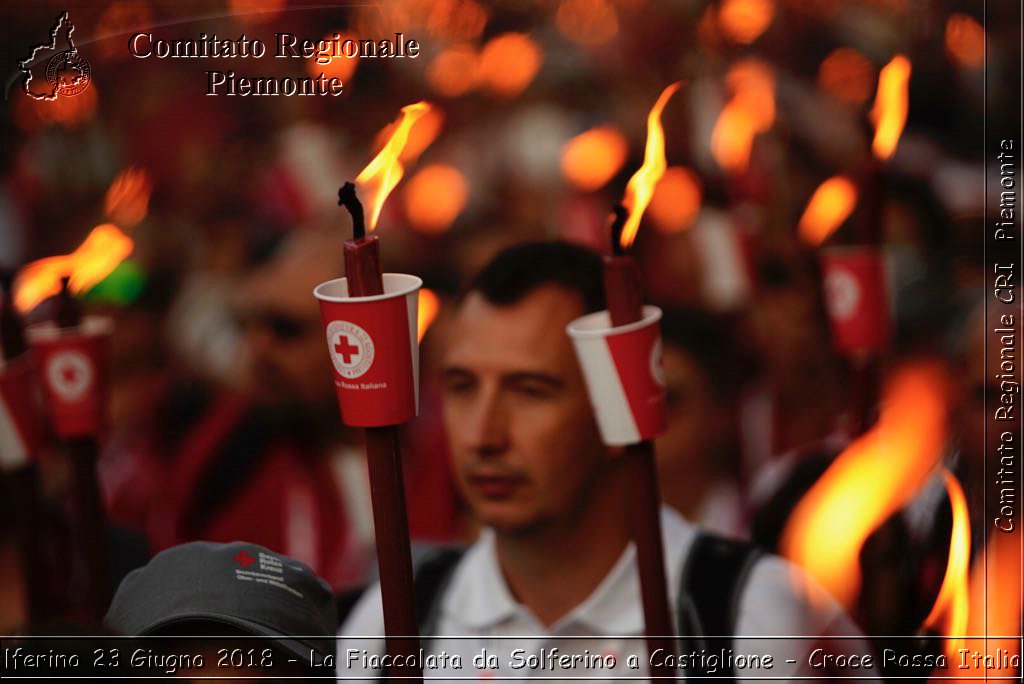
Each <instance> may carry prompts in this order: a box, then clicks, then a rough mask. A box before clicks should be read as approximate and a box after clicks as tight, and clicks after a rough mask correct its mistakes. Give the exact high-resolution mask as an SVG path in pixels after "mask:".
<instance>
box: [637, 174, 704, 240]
mask: <svg viewBox="0 0 1024 684" xmlns="http://www.w3.org/2000/svg"><path fill="white" fill-rule="evenodd" d="M700 203H701V185H700V179H699V178H697V174H695V173H694V172H693V171H692V170H690V169H687V168H684V167H682V166H670V167H668V169H666V170H665V175H664V176H662V177H661V180H660V181H658V185H657V187H656V188H655V189H654V197H652V198H651V205H650V206H649V207H648V208H647V215H648V216H650V218H651V221H653V223H654V227H655V228H656V229H657V230H659V231H661V232H663V233H678V232H679V231H681V230H686V229H687V228H689V227H690V226H691V225H692V224H693V220H694V219H695V218H696V217H697V213H698V212H699V211H700Z"/></svg>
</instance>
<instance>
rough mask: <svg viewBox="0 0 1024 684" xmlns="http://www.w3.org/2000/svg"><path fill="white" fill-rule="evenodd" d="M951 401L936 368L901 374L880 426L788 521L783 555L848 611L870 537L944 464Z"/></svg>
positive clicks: (886, 399)
mask: <svg viewBox="0 0 1024 684" xmlns="http://www.w3.org/2000/svg"><path fill="white" fill-rule="evenodd" d="M946 406H947V392H946V377H945V375H944V374H943V373H942V372H941V371H940V370H939V369H938V368H937V367H933V366H929V365H925V364H916V365H913V366H909V367H905V368H903V369H901V370H900V371H898V372H897V374H896V375H895V376H894V377H893V378H892V381H891V382H890V383H889V385H888V387H887V390H886V393H885V397H884V402H883V404H882V411H881V416H880V417H879V420H878V423H877V424H876V425H875V427H873V428H872V429H871V430H870V431H868V432H867V433H866V434H864V435H863V436H861V437H860V438H859V439H857V440H856V441H854V442H853V443H852V444H851V445H850V446H849V447H847V449H846V450H845V451H844V452H843V453H841V454H840V455H839V456H838V457H837V458H836V460H835V461H834V462H833V463H832V465H831V466H829V468H828V470H827V471H825V474H824V475H822V476H821V479H819V480H818V481H817V482H816V483H815V484H814V486H813V487H812V488H811V490H810V491H809V492H808V493H807V494H806V495H805V496H804V498H803V499H801V501H800V503H799V504H797V507H796V509H795V510H794V511H793V514H792V516H791V517H790V519H789V521H788V522H787V524H786V529H785V532H784V533H783V538H782V544H781V548H782V552H783V555H785V556H786V557H788V558H790V559H791V560H793V561H794V562H795V563H797V564H798V565H800V566H802V567H803V568H804V569H805V570H807V571H808V572H809V573H810V574H811V575H812V576H813V577H814V578H815V579H817V580H818V582H820V583H821V584H822V586H824V587H825V588H826V589H827V590H829V592H831V594H832V595H833V596H834V597H835V598H836V600H838V601H839V602H840V603H842V604H844V605H845V606H846V607H847V608H851V607H852V606H853V603H854V601H855V600H856V597H857V594H858V591H859V589H860V568H859V555H860V550H861V547H862V546H863V545H864V542H865V541H867V538H868V537H869V536H870V535H871V533H872V532H873V531H874V530H875V529H876V528H877V527H879V526H880V525H881V524H882V523H883V522H884V521H885V520H886V519H887V518H888V517H889V516H890V515H891V514H892V513H894V512H895V511H897V510H898V509H899V508H901V507H902V506H903V505H905V504H906V503H907V501H909V500H910V499H911V498H912V497H913V496H914V495H915V494H916V493H917V491H918V490H919V489H920V488H921V486H922V485H923V484H924V483H925V481H926V478H927V477H928V475H929V474H930V473H931V472H932V471H933V469H934V467H935V465H936V463H937V462H938V459H939V457H940V455H941V453H942V447H943V444H944V443H945V439H946Z"/></svg>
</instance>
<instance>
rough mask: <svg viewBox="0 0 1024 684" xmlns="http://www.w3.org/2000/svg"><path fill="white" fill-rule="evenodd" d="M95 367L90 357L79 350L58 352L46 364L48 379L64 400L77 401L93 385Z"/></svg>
mask: <svg viewBox="0 0 1024 684" xmlns="http://www.w3.org/2000/svg"><path fill="white" fill-rule="evenodd" d="M92 378H93V369H92V363H91V362H90V361H89V358H88V357H87V356H86V355H85V354H83V353H82V352H79V351H72V350H68V351H62V352H57V353H56V354H54V355H53V356H51V357H50V362H49V363H48V364H47V366H46V379H47V381H48V382H49V383H50V387H52V388H53V391H54V392H55V393H56V394H57V396H59V397H60V398H61V399H63V400H64V401H77V400H79V399H81V398H82V397H83V396H85V393H86V392H88V391H89V388H90V387H91V386H92Z"/></svg>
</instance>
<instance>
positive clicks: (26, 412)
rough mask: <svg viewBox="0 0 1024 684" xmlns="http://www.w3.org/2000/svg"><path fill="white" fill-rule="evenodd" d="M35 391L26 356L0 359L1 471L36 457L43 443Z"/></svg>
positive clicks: (38, 403) (29, 359)
mask: <svg viewBox="0 0 1024 684" xmlns="http://www.w3.org/2000/svg"><path fill="white" fill-rule="evenodd" d="M40 409H41V406H40V402H39V394H38V387H37V386H36V383H35V373H34V366H33V365H32V360H31V358H29V355H28V354H22V355H21V356H19V357H18V358H16V359H14V360H13V361H10V362H4V361H3V360H2V359H0V470H9V469H13V468H17V467H19V466H21V465H24V464H25V463H28V461H29V459H31V458H33V457H34V456H35V455H36V454H38V449H39V446H40V445H41V444H42V441H43V423H42V416H41V413H40Z"/></svg>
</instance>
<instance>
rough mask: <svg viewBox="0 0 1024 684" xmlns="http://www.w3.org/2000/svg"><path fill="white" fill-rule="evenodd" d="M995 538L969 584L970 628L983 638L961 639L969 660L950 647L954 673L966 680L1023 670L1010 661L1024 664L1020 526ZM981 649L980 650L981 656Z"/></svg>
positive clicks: (1007, 676)
mask: <svg viewBox="0 0 1024 684" xmlns="http://www.w3.org/2000/svg"><path fill="white" fill-rule="evenodd" d="M1003 520H1004V521H1005V519H1003ZM997 527H998V524H997ZM990 536H991V538H990V540H989V542H988V546H987V547H986V548H985V555H984V557H979V558H978V559H977V560H976V561H975V562H974V566H973V567H972V569H971V576H970V581H969V583H968V599H967V600H968V605H969V616H968V618H967V626H966V632H967V633H968V634H970V635H971V636H972V637H979V638H967V639H965V640H963V641H962V642H961V643H962V645H961V646H960V648H962V649H967V652H968V656H967V658H966V662H962V659H961V654H960V653H959V652H957V651H956V650H954V649H952V648H950V647H948V646H947V654H948V655H949V657H950V661H951V662H950V665H951V667H950V670H954V667H955V670H954V671H955V672H956V673H957V674H958V675H959V677H961V678H964V679H982V678H986V679H987V678H991V679H993V680H994V679H1000V680H1010V679H1012V678H1013V676H1014V675H1015V674H1017V675H1019V674H1020V670H1019V669H1018V668H1016V667H1013V666H1012V665H1011V666H1010V667H1007V666H1006V665H1004V662H1006V661H1009V662H1010V663H1012V662H1013V661H1014V660H1016V661H1017V662H1019V661H1020V657H1021V640H1020V637H1019V636H1016V637H1015V636H1014V635H1019V634H1020V619H1021V606H1024V594H1022V592H1024V588H1022V587H1021V582H1020V578H1021V570H1022V566H1021V561H1022V559H1021V548H1020V543H1021V541H1020V530H1019V529H1017V530H1014V531H1012V532H1007V531H1005V530H1004V529H1001V530H999V531H995V530H994V531H992V532H991V533H990ZM982 635H984V636H982ZM988 635H991V636H988ZM999 637H1009V638H1002V639H1001V638H999ZM950 641H953V640H950ZM975 653H978V654H979V657H978V659H977V660H975V658H974V654H975ZM1004 659H1005V660H1004ZM954 663H955V666H954ZM1014 670H1017V672H1016V673H1015V672H1014Z"/></svg>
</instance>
